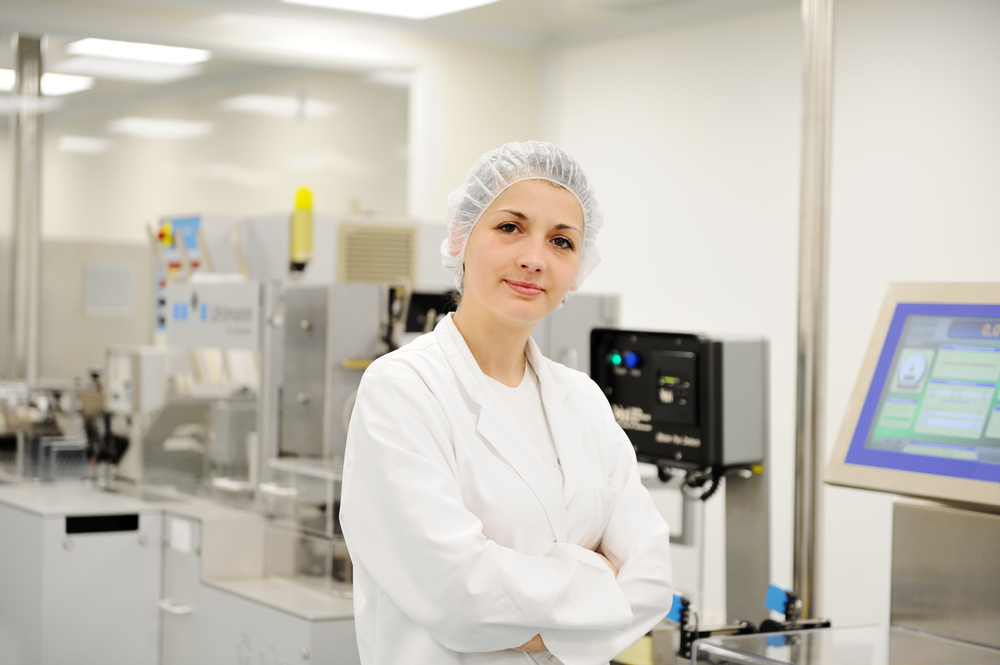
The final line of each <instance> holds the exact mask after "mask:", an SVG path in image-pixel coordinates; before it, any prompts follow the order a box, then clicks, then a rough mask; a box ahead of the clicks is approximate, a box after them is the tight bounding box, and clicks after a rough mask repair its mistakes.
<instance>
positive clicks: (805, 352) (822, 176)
mask: <svg viewBox="0 0 1000 665" xmlns="http://www.w3.org/2000/svg"><path fill="white" fill-rule="evenodd" d="M802 18H803V26H804V33H805V78H804V90H803V93H804V98H803V101H804V105H803V106H804V108H803V127H802V184H801V192H800V197H801V198H800V210H799V213H800V221H799V310H798V326H799V327H798V358H797V379H796V418H795V420H796V423H795V529H794V536H793V539H794V543H793V545H794V552H793V561H792V565H793V570H792V578H793V580H792V585H793V587H794V590H795V592H796V593H797V594H798V595H799V596H800V597H801V598H802V615H803V617H812V616H814V614H815V612H816V608H817V606H818V605H819V594H818V593H817V589H816V587H817V584H816V581H817V577H818V575H817V573H818V559H819V548H818V547H817V541H818V537H817V536H818V527H819V523H820V505H819V498H820V488H821V486H820V482H819V479H820V478H821V467H822V463H823V459H822V458H823V454H822V453H823V445H822V444H823V437H822V434H823V402H824V399H825V391H824V382H825V380H826V328H827V302H826V300H827V272H828V268H827V254H828V251H827V239H828V236H829V210H830V120H831V108H832V103H831V100H832V78H833V76H832V72H833V57H832V50H833V0H802Z"/></svg>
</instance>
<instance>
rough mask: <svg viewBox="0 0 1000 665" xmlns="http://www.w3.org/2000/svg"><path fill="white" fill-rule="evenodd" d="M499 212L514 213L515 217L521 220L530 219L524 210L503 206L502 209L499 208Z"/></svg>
mask: <svg viewBox="0 0 1000 665" xmlns="http://www.w3.org/2000/svg"><path fill="white" fill-rule="evenodd" d="M497 212H505V213H507V214H509V215H513V216H514V217H517V218H518V219H520V220H525V219H528V216H527V215H525V214H524V213H523V212H521V211H519V210H511V209H510V208H501V209H500V210H497Z"/></svg>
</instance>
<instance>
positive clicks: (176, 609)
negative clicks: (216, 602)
mask: <svg viewBox="0 0 1000 665" xmlns="http://www.w3.org/2000/svg"><path fill="white" fill-rule="evenodd" d="M160 609H161V610H163V611H164V612H167V613H169V614H176V615H181V614H191V612H193V611H194V610H192V609H191V606H190V605H175V604H174V601H172V600H170V599H169V598H164V599H163V600H161V601H160Z"/></svg>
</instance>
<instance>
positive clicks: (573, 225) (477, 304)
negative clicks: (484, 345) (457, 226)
mask: <svg viewBox="0 0 1000 665" xmlns="http://www.w3.org/2000/svg"><path fill="white" fill-rule="evenodd" d="M582 249H583V210H582V209H581V208H580V203H579V201H577V199H576V197H575V196H574V195H573V194H572V193H571V192H569V191H568V190H566V189H564V188H562V187H559V186H558V185H554V184H553V183H551V182H549V181H547V180H522V181H520V182H517V183H514V184H513V185H511V186H510V187H508V188H507V189H506V190H504V191H503V193H501V194H500V196H498V197H497V199H496V200H495V201H494V202H493V204H492V205H491V206H490V207H489V208H487V209H486V212H484V213H483V216H482V217H481V218H480V219H479V221H478V222H477V223H476V225H475V227H473V229H472V233H471V235H470V236H469V241H468V243H467V245H466V248H465V281H464V287H463V291H464V293H463V296H462V306H463V308H466V309H478V310H480V311H481V312H482V313H489V314H491V315H494V316H499V317H502V318H503V319H507V320H510V321H512V322H518V323H526V324H531V325H534V323H536V322H537V321H539V320H541V319H542V318H544V317H546V316H548V315H549V314H550V313H552V312H553V311H554V310H555V309H556V308H557V307H558V306H559V304H560V303H562V301H563V300H564V299H565V297H566V294H567V292H569V291H570V289H575V288H576V287H575V285H574V282H575V281H576V276H577V272H578V270H579V268H580V252H581V250H582Z"/></svg>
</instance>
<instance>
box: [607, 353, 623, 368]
mask: <svg viewBox="0 0 1000 665" xmlns="http://www.w3.org/2000/svg"><path fill="white" fill-rule="evenodd" d="M608 362H609V363H611V364H612V365H621V364H622V354H620V353H618V352H617V351H612V352H611V353H609V354H608Z"/></svg>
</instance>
